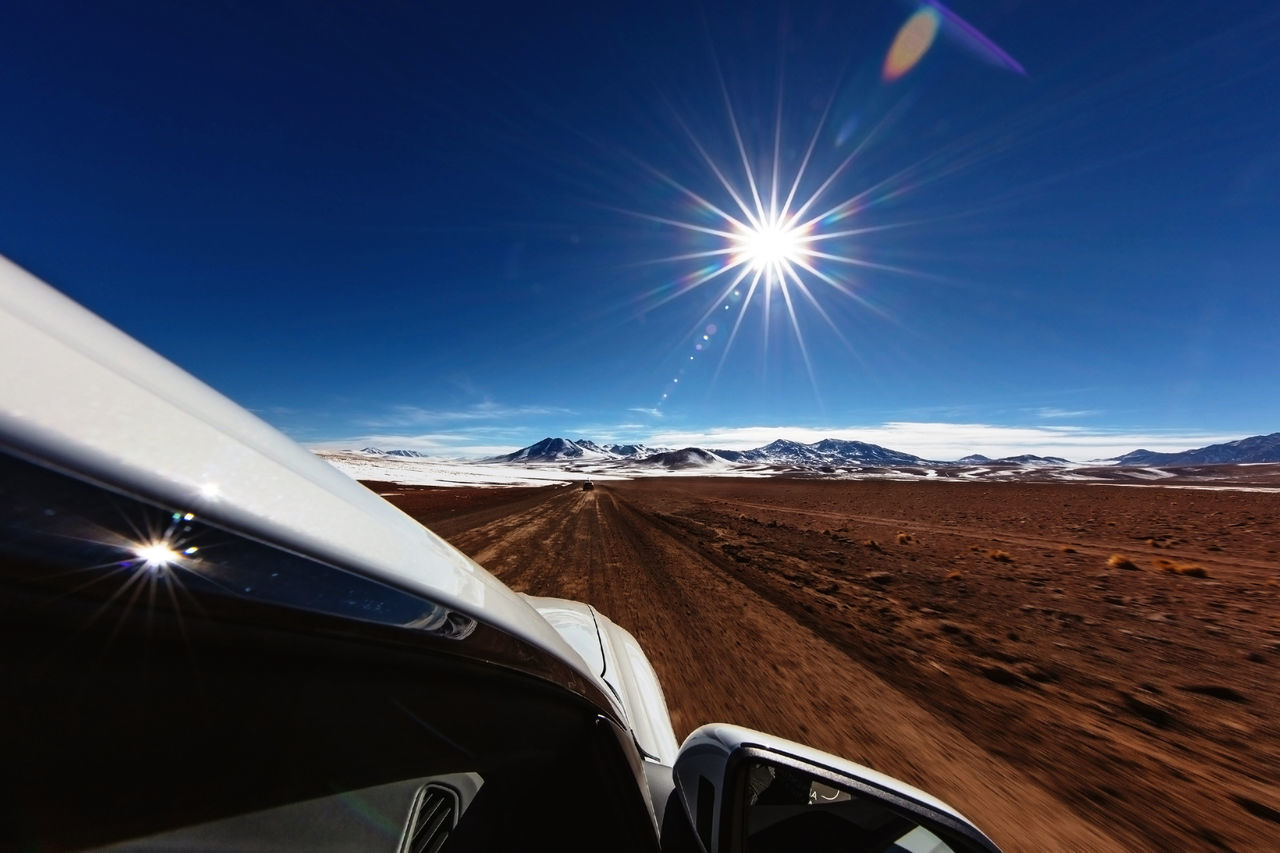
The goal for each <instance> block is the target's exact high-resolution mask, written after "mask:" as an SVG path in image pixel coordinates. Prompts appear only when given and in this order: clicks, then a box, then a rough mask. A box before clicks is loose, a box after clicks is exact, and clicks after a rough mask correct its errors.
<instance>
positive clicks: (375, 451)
mask: <svg viewBox="0 0 1280 853" xmlns="http://www.w3.org/2000/svg"><path fill="white" fill-rule="evenodd" d="M360 452H361V453H364V454H367V455H369V456H400V457H403V458H406V459H430V458H431V456H430V455H429V454H426V453H420V452H419V451H417V450H382V449H380V448H377V447H362V448H361V449H360Z"/></svg>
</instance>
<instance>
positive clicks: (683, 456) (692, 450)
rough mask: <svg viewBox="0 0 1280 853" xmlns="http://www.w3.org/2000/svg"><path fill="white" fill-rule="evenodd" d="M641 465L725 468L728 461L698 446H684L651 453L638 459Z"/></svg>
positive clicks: (673, 467)
mask: <svg viewBox="0 0 1280 853" xmlns="http://www.w3.org/2000/svg"><path fill="white" fill-rule="evenodd" d="M638 461H639V463H640V464H642V465H650V466H655V467H657V466H661V467H663V468H669V469H673V470H674V469H681V470H685V469H689V468H727V467H730V466H729V463H728V461H726V460H725V459H723V458H721V457H720V456H717V455H716V454H714V453H711V452H709V451H706V450H703V449H702V448H700V447H686V448H684V449H683V450H667V451H663V452H661V453H652V454H650V455H649V456H646V457H645V458H643V459H640V460H638Z"/></svg>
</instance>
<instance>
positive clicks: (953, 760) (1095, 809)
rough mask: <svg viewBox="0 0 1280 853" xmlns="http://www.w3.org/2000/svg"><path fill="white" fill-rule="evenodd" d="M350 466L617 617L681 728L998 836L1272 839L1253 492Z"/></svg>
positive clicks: (1274, 817) (1238, 843) (1269, 658)
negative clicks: (797, 754)
mask: <svg viewBox="0 0 1280 853" xmlns="http://www.w3.org/2000/svg"><path fill="white" fill-rule="evenodd" d="M1257 473H1261V472H1257ZM368 485H369V486H370V487H371V488H374V489H375V490H376V491H378V492H379V493H380V494H383V495H384V496H385V497H386V499H387V500H389V501H391V502H392V503H393V504H395V505H396V506H398V507H400V508H401V509H403V510H404V511H405V512H407V513H408V514H409V515H411V516H413V517H414V518H416V519H418V520H419V521H421V522H422V523H423V524H425V525H427V526H428V527H430V528H431V529H432V530H434V531H435V532H436V533H438V534H440V535H441V536H443V537H445V538H446V539H448V540H449V541H450V542H452V543H453V544H454V545H456V546H457V547H459V548H460V549H461V550H463V551H464V552H466V553H467V554H469V555H470V556H472V557H474V558H475V559H476V560H477V561H479V562H480V563H481V564H482V565H484V566H485V567H486V568H487V569H489V570H490V571H491V572H493V573H494V574H495V575H496V576H497V577H499V578H500V579H502V580H503V581H504V582H506V583H507V584H508V585H509V586H511V587H513V588H514V589H516V590H517V591H520V592H525V593H528V594H531V595H547V596H560V597H566V598H574V599H579V600H582V601H585V602H587V603H589V604H591V605H592V606H594V607H595V608H596V609H597V610H599V611H600V612H602V613H604V614H605V615H607V616H608V617H610V618H611V619H612V620H614V621H615V622H617V623H618V624H619V625H621V626H622V627H624V628H626V629H627V630H628V631H630V632H631V633H632V634H634V635H635V637H636V638H637V639H638V640H639V641H640V643H641V644H642V645H643V646H644V648H645V649H646V651H647V652H648V654H649V657H650V659H651V660H652V662H653V665H654V668H655V669H656V670H657V673H658V675H659V677H660V678H661V680H662V684H663V688H664V691H665V693H666V698H667V702H668V705H669V706H670V709H671V716H672V723H673V725H674V727H675V730H676V735H677V737H678V738H683V737H684V736H685V735H687V734H688V733H689V732H690V731H692V730H693V729H694V728H696V727H697V726H698V725H700V724H702V723H705V722H711V721H718V722H732V723H737V724H740V725H745V726H749V727H752V728H757V729H761V730H764V731H768V732H771V733H773V734H777V735H781V736H783V737H786V738H790V739H793V740H798V741H802V742H805V743H808V744H810V745H813V746H816V747H818V748H821V749H824V750H827V751H830V752H833V753H836V754H838V755H841V756H844V757H846V758H850V759H852V760H854V761H858V762H861V763H863V764H866V765H869V766H871V767H873V768H875V769H877V770H880V771H882V772H885V773H888V774H890V775H892V776H896V777H898V778H901V779H904V780H906V781H908V782H910V783H912V784H914V785H917V786H918V787H921V788H923V789H925V790H928V791H930V792H931V793H934V794H935V795H937V796H940V797H941V798H942V799H944V800H946V801H948V802H949V803H951V804H952V805H953V806H955V807H956V808H958V809H959V810H960V811H961V812H963V813H964V814H966V815H967V816H968V817H969V818H971V819H972V820H974V821H975V822H977V823H978V825H979V826H981V827H982V828H983V829H984V830H985V831H986V832H987V833H988V834H989V835H990V836H991V837H992V838H993V840H995V841H996V842H997V843H998V844H1000V845H1001V846H1002V847H1003V848H1004V849H1006V850H1010V851H1018V850H1072V851H1108V850H1153V851H1155V850H1160V851H1165V850H1276V849H1280V493H1277V492H1276V491H1275V490H1263V491H1249V490H1237V489H1217V488H1215V489H1188V488H1176V487H1174V488H1170V487H1165V486H1154V485H1153V486H1140V487H1124V486H1118V485H1102V484H1075V483H955V482H936V481H935V482H895V481H887V482H868V481H848V480H810V479H798V478H787V477H775V478H763V479H746V478H690V477H671V478H651V479H637V480H628V481H611V482H600V483H597V484H596V487H595V489H593V490H590V491H587V490H583V489H582V488H581V487H580V486H578V485H576V484H573V485H557V486H547V487H541V488H432V487H415V486H395V485H393V484H388V483H369V484H368Z"/></svg>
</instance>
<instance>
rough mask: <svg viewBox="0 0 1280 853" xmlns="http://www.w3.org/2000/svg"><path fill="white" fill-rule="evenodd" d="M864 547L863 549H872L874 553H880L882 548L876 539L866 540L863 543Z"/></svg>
mask: <svg viewBox="0 0 1280 853" xmlns="http://www.w3.org/2000/svg"><path fill="white" fill-rule="evenodd" d="M862 547H863V548H870V549H871V550H872V551H879V550H881V548H880V543H879V542H877V541H876V540H874V539H866V540H864V541H863V543H862Z"/></svg>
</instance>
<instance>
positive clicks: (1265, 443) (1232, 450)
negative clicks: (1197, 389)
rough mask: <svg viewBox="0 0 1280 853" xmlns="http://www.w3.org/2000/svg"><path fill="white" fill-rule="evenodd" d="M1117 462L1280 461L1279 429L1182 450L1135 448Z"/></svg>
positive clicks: (1187, 463)
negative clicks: (1158, 451) (1269, 432)
mask: <svg viewBox="0 0 1280 853" xmlns="http://www.w3.org/2000/svg"><path fill="white" fill-rule="evenodd" d="M1115 462H1116V463H1117V464H1120V465H1143V466H1151V465H1230V464H1235V463H1240V462H1280V432H1273V433H1271V434H1270V435H1253V436H1250V437H1248V438H1241V439H1238V440H1236V441H1228V442H1226V443H1225V444H1210V445H1209V446H1207V447H1197V448H1196V449H1194V450H1184V451H1183V452H1181V453H1157V452H1155V451H1151V450H1135V451H1133V452H1132V453H1126V454H1125V455H1124V456H1118V457H1116V459H1115Z"/></svg>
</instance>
